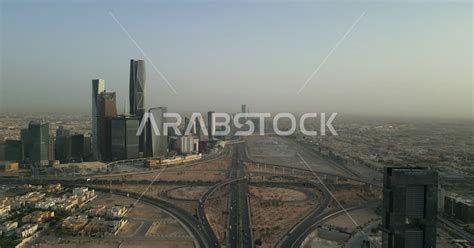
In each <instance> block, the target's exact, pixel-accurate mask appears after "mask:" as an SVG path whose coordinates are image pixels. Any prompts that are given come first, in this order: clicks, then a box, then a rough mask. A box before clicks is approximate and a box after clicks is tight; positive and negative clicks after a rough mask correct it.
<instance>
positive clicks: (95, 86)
mask: <svg viewBox="0 0 474 248" xmlns="http://www.w3.org/2000/svg"><path fill="white" fill-rule="evenodd" d="M103 91H105V81H104V80H103V79H93V80H92V135H91V139H92V153H93V156H94V159H101V158H100V151H99V137H98V132H99V127H98V125H99V104H98V99H99V94H100V93H101V92H103Z"/></svg>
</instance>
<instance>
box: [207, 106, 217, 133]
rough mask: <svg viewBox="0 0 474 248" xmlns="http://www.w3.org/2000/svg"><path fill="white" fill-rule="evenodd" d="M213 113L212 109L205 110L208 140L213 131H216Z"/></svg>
mask: <svg viewBox="0 0 474 248" xmlns="http://www.w3.org/2000/svg"><path fill="white" fill-rule="evenodd" d="M214 114H215V113H214V111H209V112H207V132H208V133H209V134H208V135H209V140H212V138H213V137H214V131H216V123H215V122H214V121H215V120H214Z"/></svg>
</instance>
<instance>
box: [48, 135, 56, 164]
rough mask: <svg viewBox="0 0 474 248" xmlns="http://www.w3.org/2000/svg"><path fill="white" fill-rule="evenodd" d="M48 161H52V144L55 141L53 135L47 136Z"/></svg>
mask: <svg viewBox="0 0 474 248" xmlns="http://www.w3.org/2000/svg"><path fill="white" fill-rule="evenodd" d="M48 141H49V142H48V161H53V160H54V143H55V141H56V139H55V138H54V135H50V136H49V140H48Z"/></svg>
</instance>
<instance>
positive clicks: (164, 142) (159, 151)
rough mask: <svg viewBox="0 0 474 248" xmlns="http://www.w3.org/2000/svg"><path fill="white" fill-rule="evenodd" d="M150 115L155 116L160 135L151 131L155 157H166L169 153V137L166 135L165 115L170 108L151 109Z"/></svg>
mask: <svg viewBox="0 0 474 248" xmlns="http://www.w3.org/2000/svg"><path fill="white" fill-rule="evenodd" d="M149 112H150V114H152V115H153V118H154V119H155V122H156V126H157V127H158V130H159V132H160V133H159V134H157V133H155V131H154V130H153V129H151V132H152V135H151V141H152V142H151V143H152V150H153V157H158V156H165V155H166V154H167V153H168V136H165V135H164V123H165V117H164V114H165V113H166V112H168V108H166V107H158V108H151V109H150V110H149Z"/></svg>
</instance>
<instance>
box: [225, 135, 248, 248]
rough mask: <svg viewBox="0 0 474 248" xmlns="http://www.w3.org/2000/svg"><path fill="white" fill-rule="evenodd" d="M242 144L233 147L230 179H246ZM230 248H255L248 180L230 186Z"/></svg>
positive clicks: (228, 241) (235, 182)
mask: <svg viewBox="0 0 474 248" xmlns="http://www.w3.org/2000/svg"><path fill="white" fill-rule="evenodd" d="M242 153H243V147H242V144H237V145H235V146H233V153H232V165H231V170H230V173H229V178H230V179H238V178H245V171H244V164H243V161H242ZM229 201H230V202H229V226H228V230H229V232H228V233H229V235H228V240H227V243H228V247H231V248H236V247H245V248H246V247H250V248H251V247H253V239H252V227H251V220H250V208H249V201H248V185H247V180H238V181H234V182H232V183H231V184H230V200H229Z"/></svg>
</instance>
